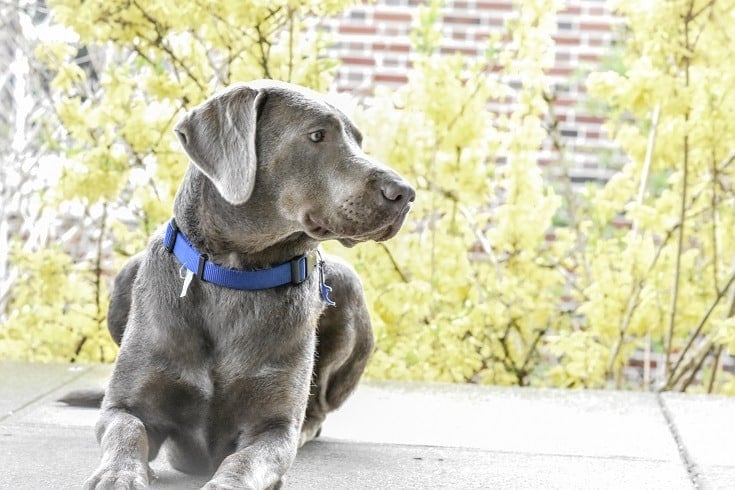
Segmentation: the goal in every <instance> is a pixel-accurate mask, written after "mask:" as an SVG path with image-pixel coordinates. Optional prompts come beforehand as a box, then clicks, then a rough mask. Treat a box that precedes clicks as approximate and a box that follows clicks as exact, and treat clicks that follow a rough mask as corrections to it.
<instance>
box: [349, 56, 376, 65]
mask: <svg viewBox="0 0 735 490" xmlns="http://www.w3.org/2000/svg"><path fill="white" fill-rule="evenodd" d="M342 63H344V64H345V65H362V66H375V58H358V57H356V56H343V57H342Z"/></svg>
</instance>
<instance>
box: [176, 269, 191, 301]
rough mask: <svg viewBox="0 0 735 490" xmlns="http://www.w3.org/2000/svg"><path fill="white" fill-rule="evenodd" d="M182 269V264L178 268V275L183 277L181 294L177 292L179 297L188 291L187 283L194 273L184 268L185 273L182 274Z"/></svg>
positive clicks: (189, 282)
mask: <svg viewBox="0 0 735 490" xmlns="http://www.w3.org/2000/svg"><path fill="white" fill-rule="evenodd" d="M183 269H184V267H183V266H182V267H181V270H179V276H181V277H182V278H183V279H184V284H183V285H182V286H181V294H179V298H183V297H184V296H186V292H187V291H189V284H191V280H192V279H193V278H194V273H193V272H192V271H190V270H189V269H186V275H184V276H182V273H183Z"/></svg>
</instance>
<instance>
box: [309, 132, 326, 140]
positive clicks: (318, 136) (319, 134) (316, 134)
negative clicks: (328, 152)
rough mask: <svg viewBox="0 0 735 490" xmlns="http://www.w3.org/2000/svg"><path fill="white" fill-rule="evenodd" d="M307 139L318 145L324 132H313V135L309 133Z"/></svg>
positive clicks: (322, 138)
mask: <svg viewBox="0 0 735 490" xmlns="http://www.w3.org/2000/svg"><path fill="white" fill-rule="evenodd" d="M309 139H310V140H311V141H313V142H314V143H319V142H320V141H323V140H324V131H322V130H319V131H314V132H313V133H309Z"/></svg>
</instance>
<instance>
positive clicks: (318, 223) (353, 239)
mask: <svg viewBox="0 0 735 490" xmlns="http://www.w3.org/2000/svg"><path fill="white" fill-rule="evenodd" d="M410 209H411V204H410V203H408V204H407V205H406V206H405V207H404V209H402V210H401V212H400V213H399V214H398V215H397V216H395V217H394V218H393V219H392V220H390V221H389V222H388V223H386V222H385V221H382V222H380V224H379V226H374V227H370V228H369V229H367V230H361V229H359V228H357V227H354V226H350V227H340V226H335V225H332V224H331V223H329V222H328V221H327V220H326V219H324V218H322V217H320V216H318V215H317V214H316V213H313V212H312V213H306V214H304V216H303V217H302V219H301V222H302V225H303V226H304V228H305V231H306V234H307V235H309V236H310V237H311V238H314V239H316V240H321V241H323V240H331V239H336V240H339V242H340V243H342V245H345V246H347V247H352V246H354V245H355V244H357V243H359V242H366V241H369V240H374V241H376V242H382V241H385V240H388V239H390V238H393V237H394V236H395V235H396V233H398V231H399V230H400V229H401V227H402V226H403V222H404V221H405V220H406V216H407V215H408V212H409V211H410ZM352 225H354V223H352Z"/></svg>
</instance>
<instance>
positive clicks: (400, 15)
mask: <svg viewBox="0 0 735 490" xmlns="http://www.w3.org/2000/svg"><path fill="white" fill-rule="evenodd" d="M422 3H424V2H422V1H418V0H376V1H375V2H374V3H369V4H365V5H358V6H355V7H354V8H352V9H351V10H349V11H348V12H346V13H345V14H344V15H343V16H341V17H340V18H338V19H330V20H326V21H324V22H323V23H322V26H323V27H324V28H326V29H327V30H329V31H331V32H332V33H333V34H334V37H335V39H336V40H337V44H336V45H335V46H334V47H332V48H331V52H330V54H331V55H333V56H336V57H339V58H340V59H341V60H342V65H341V67H340V69H339V71H338V73H337V79H336V84H337V88H338V90H340V91H348V92H351V93H353V94H356V95H365V96H367V95H370V94H371V93H372V91H373V89H374V88H375V87H376V86H379V85H383V86H388V87H398V86H400V85H401V84H404V83H405V82H406V74H407V71H408V70H409V68H410V67H411V61H410V49H411V44H410V40H409V33H410V31H411V27H412V24H413V18H414V15H415V14H416V12H417V6H418V5H420V4H422ZM514 10H515V7H514V2H513V0H455V1H449V2H447V5H446V7H445V8H444V9H443V11H442V12H443V16H442V20H441V23H440V27H441V29H442V32H443V34H444V38H445V42H444V44H443V46H442V48H441V49H442V51H443V52H445V53H448V54H451V53H454V52H456V51H459V52H462V53H465V54H468V55H481V54H482V52H483V50H484V48H485V42H486V40H487V38H488V36H489V34H490V33H491V32H493V31H498V30H501V29H502V28H503V25H504V22H505V20H506V18H507V17H508V16H511V15H514ZM619 23H620V19H619V18H617V17H615V16H614V15H613V14H612V13H611V12H610V8H609V5H608V3H607V2H605V1H604V0H576V1H575V0H566V1H565V2H564V9H563V10H562V11H560V12H559V14H558V17H557V30H556V33H555V35H554V39H555V41H556V55H555V56H556V58H555V59H556V62H555V66H554V67H553V68H552V69H551V71H550V73H549V74H550V76H551V78H552V81H553V88H554V91H555V94H556V102H555V104H554V114H555V116H556V117H557V119H558V120H559V122H560V124H559V131H560V134H561V140H562V142H563V145H564V147H565V148H566V155H565V157H566V159H567V161H568V162H569V163H570V164H571V165H570V167H571V168H570V170H569V173H570V176H571V177H572V180H573V181H574V182H584V181H589V180H597V181H604V180H607V178H608V177H609V175H610V173H611V167H615V166H616V165H617V164H619V162H620V160H621V156H620V155H619V152H618V151H617V150H616V148H615V146H614V145H613V144H612V143H611V142H610V141H609V140H608V139H607V138H606V137H605V132H604V131H603V129H602V128H601V124H602V122H603V121H602V119H601V118H600V117H598V116H595V115H593V114H591V113H590V111H589V110H588V109H587V98H586V94H585V89H584V85H583V79H584V76H583V74H584V73H587V72H588V71H589V70H590V69H591V68H594V67H596V66H597V65H598V64H599V61H600V59H601V57H603V56H604V55H605V54H606V53H608V52H609V46H610V45H611V44H612V43H613V42H614V32H613V30H614V27H615V26H616V25H618V24H619ZM493 109H494V110H498V111H501V112H502V111H508V110H509V106H503V105H502V104H500V105H495V106H493ZM555 161H557V153H556V151H555V150H554V148H553V144H552V142H551V139H549V140H548V141H547V142H546V143H545V145H544V148H543V150H542V151H541V152H540V154H539V163H540V164H541V165H546V166H548V164H549V163H551V162H555ZM548 170H549V172H550V173H551V174H554V173H559V172H561V170H560V169H559V168H553V166H552V167H550V168H548Z"/></svg>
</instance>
